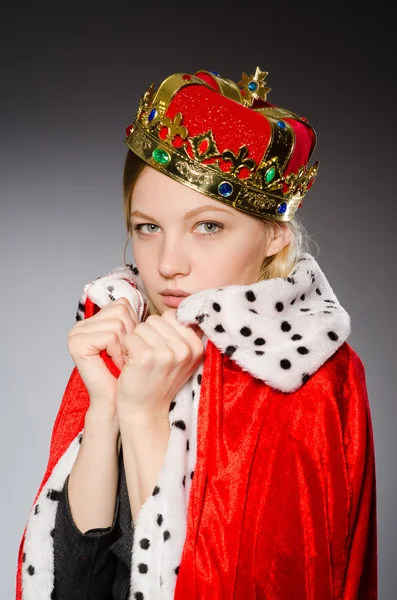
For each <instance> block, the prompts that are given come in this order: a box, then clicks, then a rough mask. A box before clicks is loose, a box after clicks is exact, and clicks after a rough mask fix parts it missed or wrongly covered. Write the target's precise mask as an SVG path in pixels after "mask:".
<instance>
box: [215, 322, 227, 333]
mask: <svg viewBox="0 0 397 600" xmlns="http://www.w3.org/2000/svg"><path fill="white" fill-rule="evenodd" d="M215 331H217V332H218V333H225V330H224V328H223V326H222V325H221V324H219V325H217V326H216V327H215Z"/></svg>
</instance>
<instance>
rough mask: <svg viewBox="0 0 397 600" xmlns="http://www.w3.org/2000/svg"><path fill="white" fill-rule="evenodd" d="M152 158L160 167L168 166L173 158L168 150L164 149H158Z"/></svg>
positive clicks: (154, 151)
mask: <svg viewBox="0 0 397 600" xmlns="http://www.w3.org/2000/svg"><path fill="white" fill-rule="evenodd" d="M152 157H153V160H154V161H156V163H158V164H159V165H167V164H168V163H169V162H170V160H171V156H170V155H169V154H168V152H167V151H166V150H163V149H162V148H156V149H155V150H153V152H152Z"/></svg>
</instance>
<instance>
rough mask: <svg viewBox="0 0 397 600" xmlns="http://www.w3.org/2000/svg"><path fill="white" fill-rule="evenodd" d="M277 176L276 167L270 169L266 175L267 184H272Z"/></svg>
mask: <svg viewBox="0 0 397 600" xmlns="http://www.w3.org/2000/svg"><path fill="white" fill-rule="evenodd" d="M275 176H276V167H270V169H268V170H267V171H266V173H265V180H266V183H270V182H271V181H273V179H274V178H275Z"/></svg>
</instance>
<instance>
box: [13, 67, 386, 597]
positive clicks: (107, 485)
mask: <svg viewBox="0 0 397 600" xmlns="http://www.w3.org/2000/svg"><path fill="white" fill-rule="evenodd" d="M266 75H267V74H266V73H264V72H262V71H261V70H260V69H259V68H257V69H256V72H255V74H253V75H251V76H250V77H248V76H247V75H246V74H243V77H242V80H241V81H240V82H239V84H235V83H234V82H232V81H231V80H228V79H224V78H222V77H220V76H219V74H218V73H216V72H211V73H209V72H207V71H199V72H197V73H196V74H195V75H189V74H174V75H171V76H170V77H168V78H167V79H166V80H165V81H164V82H163V83H162V84H161V85H160V87H159V89H158V90H157V92H156V93H155V92H154V90H153V86H151V87H150V88H149V90H148V91H147V92H146V93H145V94H144V96H143V97H142V99H141V102H140V105H139V108H138V112H137V115H136V118H135V121H134V124H133V125H132V126H130V127H129V128H128V129H127V137H126V140H125V141H126V143H127V146H128V148H129V150H128V154H127V158H126V164H125V170H124V208H125V217H126V224H127V229H128V233H129V238H130V237H131V240H132V250H133V255H134V263H131V264H125V265H124V266H122V267H118V268H116V269H114V270H113V271H111V272H110V273H108V274H107V275H105V276H103V277H99V278H97V279H96V280H94V281H91V282H89V283H88V284H87V285H86V286H85V287H84V290H83V293H82V296H81V298H80V302H79V308H78V311H77V315H76V324H75V326H74V327H73V328H72V330H71V332H70V334H69V350H70V353H71V355H72V358H73V360H74V361H75V364H76V368H75V369H74V370H73V372H72V375H71V377H70V380H69V382H68V386H67V388H66V390H65V394H64V397H63V400H62V404H61V408H60V411H59V413H58V416H57V420H56V422H55V425H54V430H53V436H52V442H51V450H50V458H49V463H48V467H47V472H46V474H45V476H44V479H43V482H42V484H41V487H40V489H39V492H38V494H37V497H36V500H35V503H34V505H33V508H32V511H31V514H30V517H29V521H28V524H27V528H26V530H25V532H24V536H23V539H22V542H21V547H20V554H19V567H18V577H17V598H18V599H21V600H32V599H36V598H37V599H38V598H40V600H47V599H50V598H51V599H52V600H54V598H55V599H56V600H68V599H69V598H73V599H74V600H78V599H79V598H90V600H99V599H101V600H103V599H106V600H110V599H111V598H117V599H120V598H131V599H132V598H134V599H136V600H148V599H150V600H151V599H153V598H164V599H171V598H175V599H177V600H183V599H186V598H189V599H190V598H197V599H198V598H200V599H203V598H211V599H218V598H219V599H220V598H222V599H232V598H233V599H236V600H240V599H241V600H246V599H248V600H249V599H251V598H252V599H254V598H255V599H263V600H264V599H266V600H279V599H282V600H284V599H287V598H294V600H297V599H302V600H303V599H305V600H306V599H313V600H314V599H316V600H317V599H321V600H328V599H331V598H332V599H343V600H348V599H349V600H350V599H357V598H360V599H365V600H367V599H369V598H371V599H372V598H376V597H377V562H376V561H377V557H376V487H375V464H374V445H373V434H372V424H371V417H370V408H369V402H368V397H367V392H366V385H365V372H364V367H363V365H362V363H361V361H360V358H359V357H358V356H357V354H356V353H355V352H354V350H353V349H352V348H351V347H350V346H349V345H348V344H347V342H346V339H347V337H348V336H349V334H350V318H349V315H348V314H347V312H346V311H345V310H344V309H343V308H342V307H341V305H340V303H339V302H338V299H337V297H336V296H335V294H334V292H333V290H332V288H331V286H330V284H329V282H328V281H327V279H326V277H325V275H324V274H323V272H322V271H321V269H320V267H319V265H318V263H317V262H316V260H315V259H314V257H313V256H312V255H311V254H310V253H309V252H308V251H307V247H306V238H305V234H304V230H303V228H302V227H301V226H300V225H299V222H298V220H297V218H296V217H295V213H296V211H297V209H298V208H299V207H300V206H301V204H302V199H303V197H304V195H305V194H306V192H307V191H308V189H309V188H310V187H311V185H312V183H313V181H314V178H315V176H316V173H317V164H315V165H314V166H313V167H308V161H309V159H310V156H311V154H312V152H313V149H314V146H315V133H314V130H313V129H312V127H311V126H310V125H309V124H308V122H307V120H306V119H305V118H302V117H299V116H298V115H295V114H294V113H292V112H290V111H288V110H285V109H281V108H279V107H275V106H274V105H271V104H269V103H268V102H267V101H266V96H267V93H268V91H269V88H266V87H265V78H266ZM181 184H182V185H181ZM208 226H209V229H208Z"/></svg>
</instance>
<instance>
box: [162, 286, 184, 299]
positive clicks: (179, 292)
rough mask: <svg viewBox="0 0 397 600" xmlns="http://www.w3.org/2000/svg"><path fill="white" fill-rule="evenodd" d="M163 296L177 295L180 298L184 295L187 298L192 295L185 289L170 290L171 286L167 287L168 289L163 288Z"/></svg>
mask: <svg viewBox="0 0 397 600" xmlns="http://www.w3.org/2000/svg"><path fill="white" fill-rule="evenodd" d="M160 294H161V296H167V297H168V296H176V297H178V298H180V297H182V298H186V296H190V292H185V291H184V290H177V289H175V290H170V289H169V288H167V289H166V290H162V291H161V292H160Z"/></svg>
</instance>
